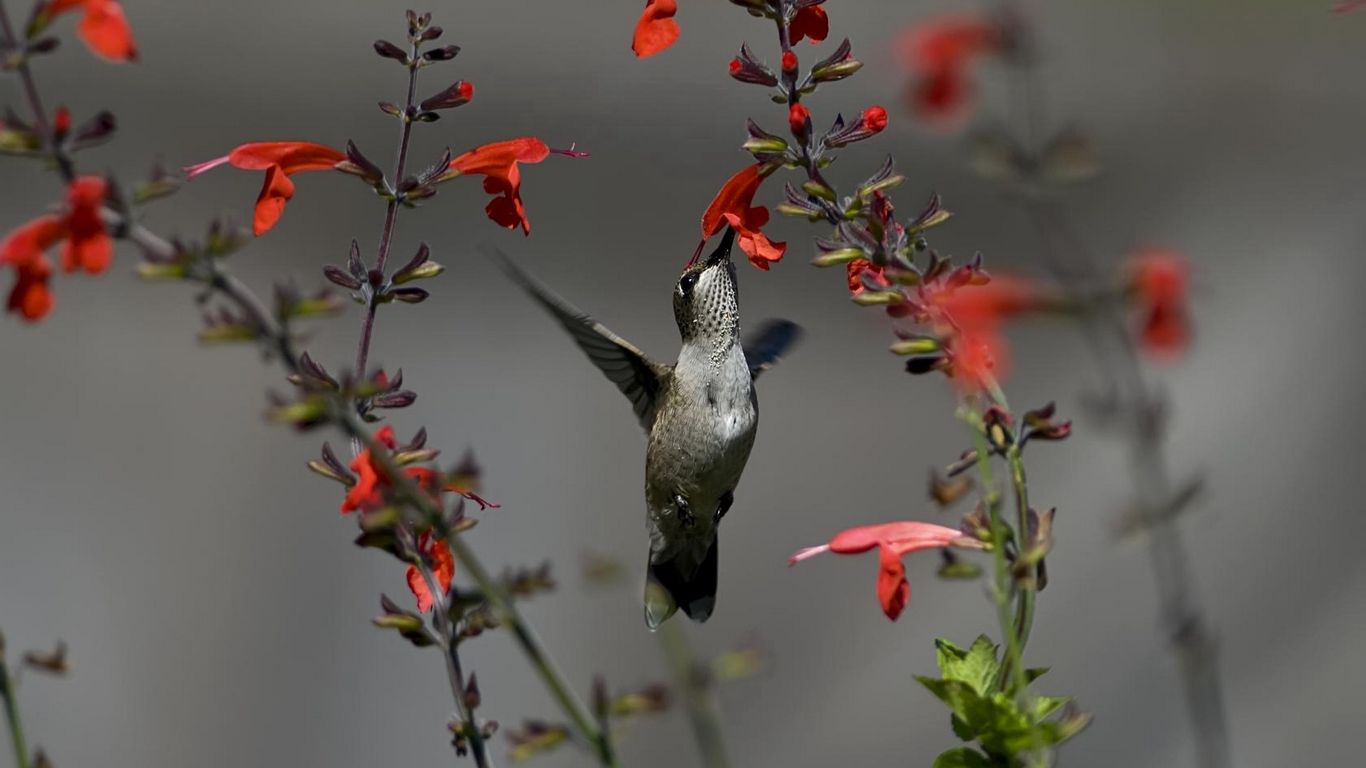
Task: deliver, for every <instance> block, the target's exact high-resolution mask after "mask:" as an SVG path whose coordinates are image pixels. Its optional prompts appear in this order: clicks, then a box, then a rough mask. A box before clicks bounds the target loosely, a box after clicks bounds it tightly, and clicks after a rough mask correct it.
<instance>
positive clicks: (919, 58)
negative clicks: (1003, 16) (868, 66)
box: [901, 13, 1004, 71]
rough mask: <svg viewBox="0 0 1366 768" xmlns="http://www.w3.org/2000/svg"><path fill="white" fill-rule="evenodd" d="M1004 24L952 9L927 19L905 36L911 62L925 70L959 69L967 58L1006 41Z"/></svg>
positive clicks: (905, 50)
mask: <svg viewBox="0 0 1366 768" xmlns="http://www.w3.org/2000/svg"><path fill="white" fill-rule="evenodd" d="M1003 37H1004V35H1003V34H1002V31H1001V28H1000V26H999V25H998V24H997V23H996V22H995V21H994V20H993V19H991V18H989V17H986V16H981V15H978V14H973V13H949V14H944V15H941V16H937V17H934V18H931V19H928V20H926V21H923V22H921V23H919V24H917V25H915V26H914V27H912V28H911V29H910V31H909V32H908V33H907V34H906V35H905V36H904V37H903V38H902V41H901V51H902V56H903V58H904V59H905V61H906V63H907V65H909V66H910V67H913V68H915V69H918V70H921V71H931V70H941V69H956V68H959V67H961V66H963V65H964V63H965V61H966V59H968V58H969V57H971V56H975V55H977V54H980V53H985V52H987V51H991V50H995V49H997V48H999V47H1000V46H1001V44H1002V43H1003V42H1004V40H1003Z"/></svg>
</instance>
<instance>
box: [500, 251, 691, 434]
mask: <svg viewBox="0 0 1366 768" xmlns="http://www.w3.org/2000/svg"><path fill="white" fill-rule="evenodd" d="M485 250H486V252H487V253H488V254H489V255H490V256H491V257H492V258H493V259H494V260H495V261H496V262H498V265H499V266H501V267H502V268H503V271H504V272H506V273H507V274H508V277H511V278H512V279H513V281H514V282H516V283H517V284H518V285H520V286H521V287H522V288H523V289H524V290H526V292H527V293H529V294H531V297H532V298H534V299H535V300H536V301H537V302H538V303H540V305H541V306H542V307H545V309H546V311H548V312H549V313H550V314H551V315H553V316H554V317H555V319H556V320H558V321H560V325H562V326H564V329H565V330H566V331H569V335H570V336H572V337H574V342H575V343H576V344H578V345H579V348H580V349H582V350H583V351H584V352H585V353H586V354H587V355H588V359H589V360H592V361H593V364H594V365H596V366H597V367H598V369H599V370H601V371H602V372H603V374H604V375H606V376H607V378H609V379H611V380H612V383H613V384H616V385H617V389H619V390H621V393H622V394H624V395H626V398H627V399H628V400H630V401H631V407H632V408H633V409H634V410H635V412H636V418H637V419H639V420H640V426H642V427H644V428H645V431H646V432H648V431H650V427H651V425H653V424H654V421H655V403H656V400H657V398H658V396H659V391H660V389H661V388H662V385H663V382H664V381H665V379H667V377H669V376H672V375H673V369H672V368H670V367H669V366H667V365H662V364H660V363H656V362H655V361H653V360H651V359H650V358H648V357H646V356H645V353H643V352H641V351H640V350H639V349H637V348H636V346H635V345H634V344H632V343H631V342H629V341H627V340H626V339H623V338H621V337H620V336H618V335H616V334H615V333H612V331H611V330H609V329H608V328H607V327H606V326H604V325H603V324H602V323H599V322H597V321H596V320H594V319H593V318H592V317H590V316H589V315H588V314H587V313H584V312H581V311H579V309H578V308H577V307H575V306H574V305H572V304H570V303H569V302H567V301H565V300H564V299H562V298H560V297H559V296H558V295H556V294H555V293H554V292H553V291H551V290H550V289H549V288H546V287H545V286H544V285H541V284H540V283H539V282H537V281H536V279H535V278H533V277H532V276H531V275H528V274H527V273H526V272H523V271H522V268H521V267H519V266H517V265H516V264H514V263H513V262H512V259H509V258H508V257H507V255H506V254H504V253H503V252H502V251H499V250H497V249H492V248H489V249H485Z"/></svg>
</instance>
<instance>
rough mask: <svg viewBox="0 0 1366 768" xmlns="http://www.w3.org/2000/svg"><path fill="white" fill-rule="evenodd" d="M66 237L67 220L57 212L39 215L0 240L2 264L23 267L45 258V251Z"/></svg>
mask: <svg viewBox="0 0 1366 768" xmlns="http://www.w3.org/2000/svg"><path fill="white" fill-rule="evenodd" d="M63 237H66V220H65V219H63V218H62V217H61V216H58V215H56V214H46V215H43V216H39V217H38V218H36V219H34V220H33V221H30V222H28V223H27V224H24V225H23V226H21V227H19V228H18V229H16V230H14V231H13V232H10V233H9V235H8V236H7V237H6V238H5V239H4V241H3V242H0V264H13V265H15V266H19V267H22V266H24V265H26V264H29V263H31V262H34V261H37V260H39V259H42V258H43V252H44V251H46V250H47V249H49V248H51V247H52V246H54V245H56V244H57V243H59V242H61V240H62V238H63Z"/></svg>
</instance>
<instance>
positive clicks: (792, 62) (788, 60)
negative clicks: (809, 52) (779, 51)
mask: <svg viewBox="0 0 1366 768" xmlns="http://www.w3.org/2000/svg"><path fill="white" fill-rule="evenodd" d="M783 71H784V72H786V73H788V74H792V73H793V72H796V71H797V54H795V53H793V52H792V51H783Z"/></svg>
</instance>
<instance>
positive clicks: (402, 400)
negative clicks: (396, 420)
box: [370, 389, 417, 408]
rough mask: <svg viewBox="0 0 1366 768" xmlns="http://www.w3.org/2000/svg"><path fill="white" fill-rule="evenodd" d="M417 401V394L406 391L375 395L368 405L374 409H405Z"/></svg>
mask: <svg viewBox="0 0 1366 768" xmlns="http://www.w3.org/2000/svg"><path fill="white" fill-rule="evenodd" d="M416 401H417V393H416V392H413V391H411V390H407V389H401V390H399V391H397V392H390V393H388V394H383V395H376V396H375V397H374V398H372V399H371V400H370V404H371V405H373V406H374V407H376V408H407V407H408V406H410V405H412V404H413V403H414V402H416Z"/></svg>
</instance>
